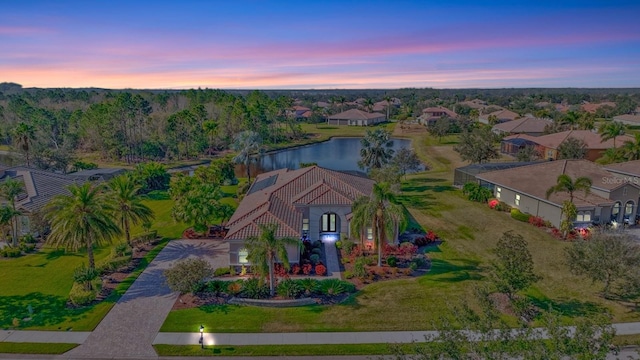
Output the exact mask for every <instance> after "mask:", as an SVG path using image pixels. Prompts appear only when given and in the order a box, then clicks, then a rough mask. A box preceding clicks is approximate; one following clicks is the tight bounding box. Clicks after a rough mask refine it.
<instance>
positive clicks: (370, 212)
mask: <svg viewBox="0 0 640 360" xmlns="http://www.w3.org/2000/svg"><path fill="white" fill-rule="evenodd" d="M352 214H353V216H352V218H351V236H352V237H361V236H362V234H363V233H364V232H365V230H366V229H367V228H371V230H372V233H373V240H374V246H375V247H376V248H377V249H378V266H382V248H383V246H384V244H386V243H387V239H388V238H393V237H394V235H396V232H397V231H398V229H399V228H401V227H404V225H405V221H406V217H405V213H404V209H403V208H402V206H401V205H398V204H396V203H395V195H394V193H393V191H391V187H390V185H389V184H388V183H385V182H383V183H379V184H375V185H373V192H372V193H371V196H361V197H359V198H358V199H356V201H355V202H354V203H353V211H352Z"/></svg>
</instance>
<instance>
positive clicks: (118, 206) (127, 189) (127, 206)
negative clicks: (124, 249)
mask: <svg viewBox="0 0 640 360" xmlns="http://www.w3.org/2000/svg"><path fill="white" fill-rule="evenodd" d="M108 186H109V190H110V194H109V197H110V198H111V200H112V201H113V205H114V208H115V211H116V216H117V217H118V220H119V222H120V228H121V229H122V230H124V234H125V238H126V240H127V244H129V245H131V225H136V224H138V223H145V222H150V221H152V220H153V218H154V215H153V211H152V210H151V209H150V208H149V207H148V206H147V205H145V204H143V203H142V200H141V199H140V196H139V195H138V191H139V190H140V189H141V186H140V185H138V184H137V183H136V181H135V180H134V179H133V177H132V176H129V175H120V176H117V177H115V178H113V179H111V181H109V184H108Z"/></svg>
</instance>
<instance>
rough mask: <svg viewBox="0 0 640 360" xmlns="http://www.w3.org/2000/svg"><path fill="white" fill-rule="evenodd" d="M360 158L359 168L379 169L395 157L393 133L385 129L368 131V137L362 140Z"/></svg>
mask: <svg viewBox="0 0 640 360" xmlns="http://www.w3.org/2000/svg"><path fill="white" fill-rule="evenodd" d="M360 144H361V145H362V148H361V149H360V158H361V160H360V161H358V166H359V167H360V168H361V169H364V168H369V169H379V168H381V167H382V166H383V165H385V164H387V163H388V162H389V161H390V160H391V158H392V157H393V153H394V151H393V149H392V147H393V141H392V140H391V133H390V132H388V131H386V130H384V129H376V130H374V131H370V130H367V135H366V136H365V137H364V138H363V139H362V140H360Z"/></svg>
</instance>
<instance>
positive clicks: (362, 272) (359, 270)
mask: <svg viewBox="0 0 640 360" xmlns="http://www.w3.org/2000/svg"><path fill="white" fill-rule="evenodd" d="M366 261H367V259H365V258H363V257H359V258H358V259H357V260H356V261H355V263H354V264H353V275H354V276H355V277H357V278H364V277H365V276H367V269H366V268H365V264H366Z"/></svg>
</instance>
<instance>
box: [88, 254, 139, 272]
mask: <svg viewBox="0 0 640 360" xmlns="http://www.w3.org/2000/svg"><path fill="white" fill-rule="evenodd" d="M130 261H131V256H121V257H116V258H107V259H104V260H103V261H101V262H99V263H98V264H97V265H96V268H97V269H98V272H99V273H100V274H106V273H109V272H113V271H115V270H117V269H119V268H121V267H123V266H126V265H127V264H129V262H130Z"/></svg>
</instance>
